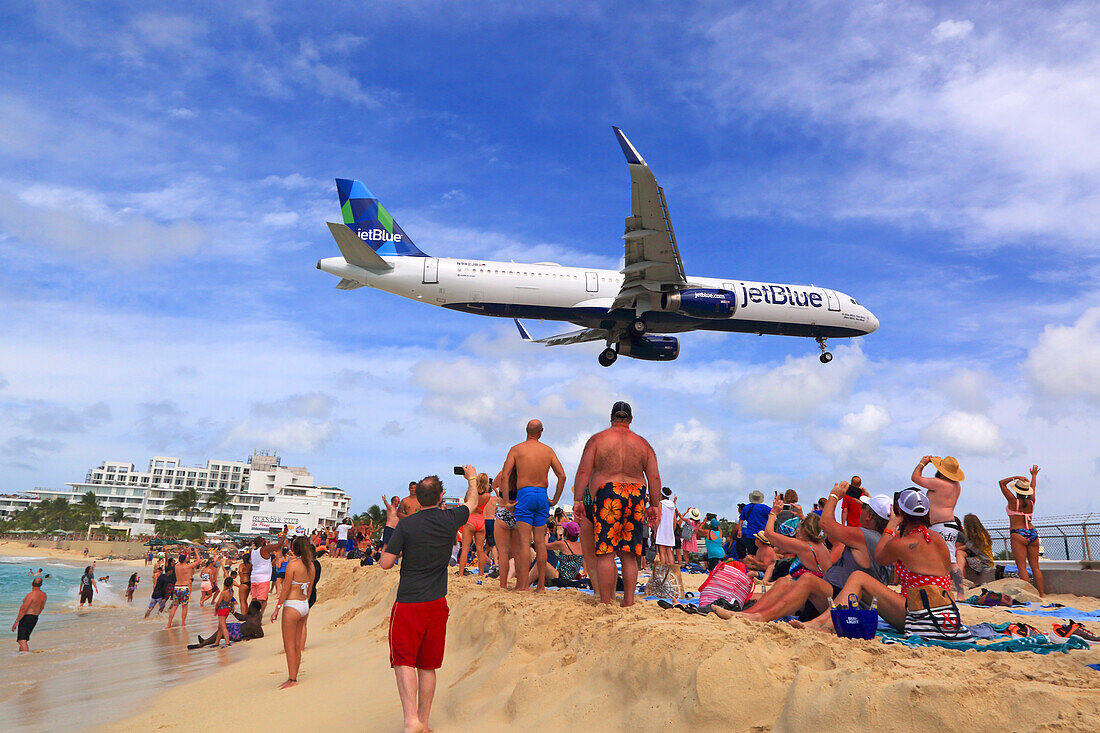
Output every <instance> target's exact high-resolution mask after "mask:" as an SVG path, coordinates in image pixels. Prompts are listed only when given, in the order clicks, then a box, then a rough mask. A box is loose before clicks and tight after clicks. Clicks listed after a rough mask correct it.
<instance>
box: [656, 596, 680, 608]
mask: <svg viewBox="0 0 1100 733" xmlns="http://www.w3.org/2000/svg"><path fill="white" fill-rule="evenodd" d="M657 605H658V606H660V607H661V608H663V609H665V610H666V611H667V610H668V609H670V608H676V604H674V603H671V602H669V601H666V600H665V599H663V598H662V599H661V600H659V601H657Z"/></svg>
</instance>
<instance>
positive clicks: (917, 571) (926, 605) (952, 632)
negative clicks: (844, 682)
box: [792, 488, 972, 641]
mask: <svg viewBox="0 0 1100 733" xmlns="http://www.w3.org/2000/svg"><path fill="white" fill-rule="evenodd" d="M929 508H930V507H929V499H928V497H927V496H926V495H925V494H924V493H922V492H921V491H920V490H919V489H916V488H909V489H905V490H904V491H902V492H900V493H899V494H898V495H897V500H896V501H895V503H894V506H893V510H892V511H891V513H890V521H889V523H888V524H887V525H886V528H885V529H884V530H883V532H882V534H883V536H882V540H880V541H879V544H878V546H877V547H876V548H875V561H876V562H878V563H879V564H880V565H885V564H887V563H893V564H894V572H895V574H896V575H897V578H898V580H899V581H900V582H901V593H896V592H894V591H892V590H890V589H889V588H887V587H886V586H885V585H883V584H882V583H881V582H879V581H878V580H875V579H874V578H872V577H871V576H870V575H868V574H867V573H864V572H862V571H859V570H857V571H856V572H854V573H852V574H851V576H850V577H849V578H848V582H847V583H845V584H844V587H843V588H842V589H841V590H840V593H839V594H837V595H838V597H840V598H842V599H844V598H848V597H849V596H851V595H854V596H855V597H856V598H858V599H860V600H861V601H862V602H864V603H870V602H871V600H872V599H873V600H876V601H877V602H878V613H879V616H881V617H882V618H883V620H885V621H886V622H887V623H889V624H890V625H891V626H893V627H894V628H895V629H897V630H898V631H902V632H904V633H905V634H907V635H913V634H916V635H919V636H921V637H922V638H925V639H945V640H949V641H970V640H971V638H972V637H971V635H970V630H969V629H967V628H966V626H964V625H963V624H962V619H961V618H960V617H959V609H958V606H956V605H955V602H954V600H953V599H952V598H951V585H952V584H951V576H950V572H951V563H952V558H951V552H950V551H949V550H948V547H947V543H946V542H945V541H944V539H943V537H942V536H941V535H940V534H939V533H938V532H933V531H929V518H928V514H929ZM792 626H801V624H799V623H798V622H792ZM805 626H806V628H814V629H818V630H822V631H831V630H833V625H832V615H831V613H830V612H828V611H826V612H825V613H823V614H821V615H820V616H818V617H817V618H816V619H814V620H813V621H811V622H810V623H808V624H806V625H805Z"/></svg>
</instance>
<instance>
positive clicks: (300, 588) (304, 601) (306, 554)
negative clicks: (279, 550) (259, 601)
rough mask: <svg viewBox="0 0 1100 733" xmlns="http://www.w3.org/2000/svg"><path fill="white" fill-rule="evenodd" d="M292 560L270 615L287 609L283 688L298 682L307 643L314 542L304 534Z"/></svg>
mask: <svg viewBox="0 0 1100 733" xmlns="http://www.w3.org/2000/svg"><path fill="white" fill-rule="evenodd" d="M290 550H291V553H292V559H291V560H290V562H288V563H287V566H286V577H285V578H283V590H282V593H280V594H279V602H278V603H277V604H276V605H275V612H274V613H273V614H271V620H272V621H273V622H274V621H276V620H277V619H278V618H279V610H280V609H282V608H284V607H285V609H286V612H285V613H284V614H283V623H282V629H283V651H285V652H286V669H287V679H286V682H284V683H283V684H281V685H279V689H280V690H283V689H286V688H287V687H293V686H294V685H296V684H298V667H299V666H300V665H301V663H302V650H303V649H305V646H306V620H307V616H308V615H309V593H310V590H311V589H312V588H313V584H314V581H315V580H316V575H315V571H314V568H313V545H311V544H310V543H309V540H308V539H306V538H305V537H303V536H298V537H295V538H294V541H293V542H292V543H291V545H290Z"/></svg>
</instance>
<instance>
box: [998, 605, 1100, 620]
mask: <svg viewBox="0 0 1100 733" xmlns="http://www.w3.org/2000/svg"><path fill="white" fill-rule="evenodd" d="M1005 610H1006V611H1010V612H1012V613H1019V614H1023V615H1025V616H1054V617H1056V618H1072V619H1078V620H1080V619H1096V620H1100V611H1082V610H1081V609H1079V608H1071V607H1070V606H1061V607H1053V608H1052V607H1049V606H1036V605H1034V604H1031V603H1029V604H1027V606H1024V607H1021V608H1006V609H1005Z"/></svg>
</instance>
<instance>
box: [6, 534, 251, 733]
mask: <svg viewBox="0 0 1100 733" xmlns="http://www.w3.org/2000/svg"><path fill="white" fill-rule="evenodd" d="M34 549H37V548H31V549H28V548H25V547H24V548H22V553H23V555H24V556H28V555H30V554H31V553H32V552H33V551H34ZM54 562H56V560H54ZM70 562H72V561H71V560H70ZM75 564H76V563H74V565H75ZM118 564H120V565H121V564H122V563H118ZM112 565H113V564H112ZM131 565H132V566H133V567H137V566H138V565H140V566H143V565H144V563H142V562H140V561H139V562H138V563H137V565H133V564H131ZM99 569H102V570H104V571H106V570H107V567H105V564H104V563H103V562H100V563H98V564H97V570H99ZM137 569H138V573H139V576H140V577H141V583H140V584H139V585H138V591H137V592H136V593H135V594H134V604H133V606H129V605H128V604H126V603H125V601H124V600H123V596H124V592H125V579H126V578H127V577H128V576H129V573H130V572H132V571H131V570H130V569H129V567H127V568H126V570H125V574H123V569H122V568H119V567H112V569H111V570H110V574H111V576H112V578H115V575H116V574H117V576H118V581H117V582H112V583H111V588H110V590H109V592H107V593H102V594H99V595H97V596H96V601H97V602H96V603H95V604H93V606H92V608H91V609H87V608H86V609H84V610H76V608H75V605H76V604H75V596H74V597H65V596H61V597H58V595H59V594H56V593H54V594H51V595H50V598H49V600H48V601H47V605H46V611H45V613H44V614H43V622H42V623H40V624H39V626H38V628H37V629H35V632H34V634H33V635H32V636H31V649H32V652H31V653H29V654H20V653H19V652H18V651H16V644H15V635H14V634H5V636H6V638H5V639H4V645H3V647H2V648H0V731H36V732H37V731H56V730H60V729H63V728H64V729H67V730H84V729H88V728H93V727H96V726H100V725H103V724H106V723H110V722H113V721H117V720H119V719H121V718H124V717H126V716H129V715H134V714H136V713H140V712H141V710H142V706H143V705H144V704H145V703H147V702H148V701H149V700H151V699H153V698H155V697H156V696H157V695H158V694H159V693H162V692H164V691H165V690H167V689H169V688H172V687H175V686H178V685H180V684H185V683H188V682H192V681H194V680H196V679H199V678H201V677H203V676H205V675H209V674H210V673H211V672H214V671H216V670H218V669H221V668H224V667H226V666H227V665H229V664H231V663H232V662H234V661H236V660H239V659H241V658H242V657H244V656H245V655H247V654H248V650H247V644H237V645H234V646H233V647H231V648H229V649H199V650H196V651H188V650H187V648H186V646H187V644H188V643H193V642H194V641H195V636H196V635H198V634H202V635H204V636H205V635H207V634H209V633H211V632H212V631H214V630H215V629H216V628H217V620H216V617H215V615H214V611H213V610H212V609H211V608H210V607H209V604H207V607H205V608H199V606H198V599H199V594H198V592H197V589H198V583H197V582H196V583H195V584H194V586H193V589H194V590H193V594H192V598H193V600H192V602H191V605H190V610H189V612H188V617H187V626H186V627H185V628H182V629H181V628H180V614H179V612H178V611H177V613H176V618H175V621H174V626H173V628H171V629H165V628H164V626H165V624H166V623H167V619H168V612H167V610H166V611H165V612H164V613H163V614H161V615H160V616H157V613H156V610H155V609H154V611H153V614H152V615H151V616H150V617H149V619H148V620H144V619H143V618H142V616H143V614H144V613H145V609H146V607H147V606H148V603H149V596H150V593H151V589H152V582H151V575H152V573H151V569H147V568H144V567H138V568H137ZM105 574H106V573H105ZM101 586H102V584H101ZM120 586H121V588H120ZM47 617H48V618H49V622H50V623H49V627H46V628H44V626H45V623H44V622H45V621H46V619H47ZM12 620H14V619H8V620H6V621H7V624H9V626H7V627H5V628H4V629H3V630H4V631H5V632H7V631H9V629H10V623H11V622H12Z"/></svg>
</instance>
